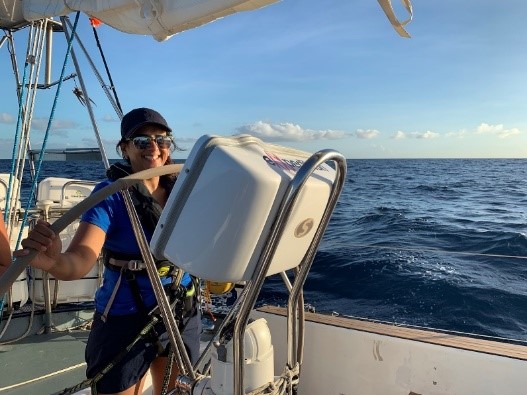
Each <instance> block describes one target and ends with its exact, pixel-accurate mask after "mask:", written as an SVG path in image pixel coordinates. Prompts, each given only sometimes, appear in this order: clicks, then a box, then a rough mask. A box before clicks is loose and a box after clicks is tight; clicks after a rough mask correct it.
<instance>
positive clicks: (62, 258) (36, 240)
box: [15, 221, 106, 280]
mask: <svg viewBox="0 0 527 395" xmlns="http://www.w3.org/2000/svg"><path fill="white" fill-rule="evenodd" d="M105 238H106V233H105V232H104V231H103V230H102V229H101V228H99V227H98V226H96V225H93V224H90V223H88V222H81V223H80V225H79V228H78V229H77V231H76V232H75V236H74V237H73V240H72V241H71V243H70V245H69V246H68V248H67V250H66V251H65V252H64V253H61V250H62V242H61V240H60V237H59V236H58V235H56V234H55V233H54V232H53V231H52V230H51V229H50V228H49V224H48V223H47V222H45V221H38V222H37V224H36V225H35V227H34V228H33V229H32V230H31V232H30V233H29V235H28V237H27V238H26V239H24V240H23V241H22V246H23V247H24V248H31V249H34V250H37V251H40V252H39V253H38V255H37V256H36V257H35V258H34V259H33V260H32V261H31V266H33V267H35V268H38V269H42V270H45V271H47V272H49V273H50V274H51V275H52V276H53V277H55V278H57V279H59V280H77V279H80V278H82V277H84V276H85V275H86V274H87V273H88V272H89V271H90V270H91V269H92V267H93V265H94V264H95V262H96V261H97V258H98V256H99V254H100V252H101V250H102V246H103V244H104V240H105ZM27 253H28V251H27V250H21V251H17V252H16V253H15V256H22V255H26V254H27Z"/></svg>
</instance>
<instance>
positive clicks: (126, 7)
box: [0, 0, 413, 41]
mask: <svg viewBox="0 0 527 395" xmlns="http://www.w3.org/2000/svg"><path fill="white" fill-rule="evenodd" d="M278 1H280V0H1V1H0V28H5V29H13V28H18V27H22V26H24V25H26V24H28V23H29V22H31V21H35V20H39V19H44V18H51V17H57V16H62V15H67V14H69V13H71V12H75V11H82V12H84V13H85V14H87V15H89V16H91V17H95V18H97V19H99V20H100V21H102V22H104V23H105V24H107V25H109V26H112V27H113V28H115V29H117V30H120V31H123V32H125V33H132V34H142V35H151V36H153V37H154V38H155V39H156V40H158V41H163V40H166V39H167V38H169V37H170V36H172V35H174V34H176V33H179V32H182V31H184V30H188V29H192V28H194V27H198V26H201V25H204V24H205V23H209V22H212V21H214V20H216V19H218V18H222V17H224V16H227V15H231V14H234V13H236V12H241V11H251V10H256V9H258V8H261V7H265V6H267V5H269V4H273V3H276V2H278ZM377 1H378V2H379V4H380V5H381V8H382V9H383V11H384V12H385V14H386V16H387V17H388V19H389V20H390V23H391V24H392V25H393V27H394V29H395V30H396V31H397V33H398V34H399V35H401V36H402V37H410V35H409V34H408V33H407V32H406V31H405V29H404V26H405V25H406V24H407V23H408V22H410V21H411V20H412V13H413V12H412V5H411V2H410V0H401V2H402V4H403V5H404V8H405V9H406V11H407V13H408V15H409V16H408V19H406V20H405V21H403V22H401V21H399V19H398V18H397V17H396V15H395V12H394V10H393V7H392V4H391V0H377Z"/></svg>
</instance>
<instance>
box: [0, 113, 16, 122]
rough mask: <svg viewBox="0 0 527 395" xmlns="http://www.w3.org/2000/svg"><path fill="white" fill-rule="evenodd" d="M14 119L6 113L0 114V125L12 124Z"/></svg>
mask: <svg viewBox="0 0 527 395" xmlns="http://www.w3.org/2000/svg"><path fill="white" fill-rule="evenodd" d="M14 122H15V118H14V117H13V116H12V115H11V114H8V113H6V112H0V123H14Z"/></svg>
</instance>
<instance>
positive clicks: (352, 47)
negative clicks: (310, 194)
mask: <svg viewBox="0 0 527 395" xmlns="http://www.w3.org/2000/svg"><path fill="white" fill-rule="evenodd" d="M394 5H395V6H396V7H397V6H398V4H395V2H394ZM413 6H414V20H413V21H412V22H411V23H410V24H409V25H407V30H408V32H409V33H410V34H411V36H412V38H410V39H403V38H401V37H399V36H398V35H397V34H396V32H395V31H394V30H393V29H392V27H391V25H390V23H389V22H388V20H387V18H386V17H385V15H384V13H383V12H382V10H381V8H380V6H379V4H378V3H377V1H375V0H362V1H352V2H348V1H342V0H326V1H315V0H282V1H281V2H279V3H276V4H274V5H271V6H268V7H266V8H263V9H260V10H257V11H252V12H244V13H239V14H236V15H233V16H229V17H226V18H224V19H221V20H218V21H215V22H213V23H210V24H208V25H205V26H202V27H200V28H197V29H192V30H189V31H186V32H183V33H180V34H177V35H175V36H173V37H172V38H170V39H169V40H167V41H164V42H161V43H160V42H157V41H155V40H154V39H153V38H152V37H146V36H137V35H131V34H126V33H122V32H119V31H116V30H114V29H112V28H110V27H109V26H101V27H100V28H98V30H97V31H98V34H99V37H100V40H101V44H102V47H103V50H104V53H105V56H106V59H107V62H108V65H109V67H110V71H111V73H112V77H113V79H114V83H115V86H116V89H117V92H118V95H119V99H120V101H121V104H122V106H123V109H124V111H125V112H126V111H128V110H130V109H132V108H134V107H140V106H147V107H152V108H155V109H157V110H158V111H160V112H161V113H162V114H164V115H165V117H166V118H167V120H168V122H169V123H170V125H171V126H172V128H173V130H174V132H175V137H176V140H177V142H178V144H179V145H181V146H183V147H185V148H187V151H185V152H183V153H178V154H175V155H174V157H176V158H183V157H185V156H186V155H187V154H188V152H189V150H190V148H191V147H192V144H193V143H194V142H195V140H196V139H197V138H198V137H199V136H201V135H203V134H216V135H232V134H237V133H251V134H254V135H256V136H257V137H260V138H262V139H263V140H266V141H269V142H274V143H278V144H281V145H287V146H291V147H295V148H299V149H302V150H306V151H310V152H314V151H317V150H319V149H324V148H333V149H336V150H338V151H340V152H342V153H343V154H344V155H345V156H346V157H348V158H438V157H439V158H442V157H447V158H451V157H460V158H472V157H477V158H481V157H485V158H486V157H512V158H526V157H527V93H526V92H527V52H526V51H525V38H526V37H527V24H525V22H524V19H525V17H526V16H527V3H525V2H524V1H521V0H509V1H507V4H506V5H505V4H502V3H501V2H497V1H490V0H464V1H459V0H456V1H454V0H428V1H414V2H413ZM397 14H398V15H400V16H401V18H403V19H404V16H405V15H404V12H403V9H402V8H400V9H399V8H397ZM70 17H71V18H72V20H73V15H72V16H70ZM79 34H80V36H81V38H82V39H83V41H84V43H85V45H86V46H87V47H88V48H89V50H90V52H91V54H92V56H93V57H94V60H95V61H96V63H97V64H98V65H101V66H100V70H101V72H104V70H103V68H102V63H101V61H100V57H99V56H98V52H97V51H96V49H95V46H94V43H93V41H94V39H93V35H92V33H91V27H90V26H89V24H88V21H87V18H86V17H85V16H83V17H81V20H80V26H79ZM26 36H27V32H26V31H25V30H23V31H20V32H18V33H16V35H15V39H16V41H17V51H18V55H19V58H20V59H22V58H21V55H23V54H24V52H25V38H26ZM54 46H55V49H54V66H55V67H54V71H53V78H54V79H56V78H57V77H58V76H59V73H60V67H61V62H62V59H61V57H62V54H63V51H64V47H65V43H64V38H63V37H62V36H59V35H56V36H55V38H54ZM77 53H78V57H79V58H80V59H81V62H82V63H83V64H85V63H86V62H85V61H84V57H83V55H82V54H81V53H80V52H77ZM20 61H21V60H20ZM83 70H84V78H85V79H86V83H87V87H88V92H89V94H90V96H91V98H92V99H93V101H94V102H95V103H96V106H95V107H94V111H95V117H96V119H97V122H98V125H99V128H100V133H101V136H102V139H103V141H104V143H105V147H106V152H107V154H108V155H109V156H110V157H111V158H115V157H117V156H116V155H117V154H116V152H115V148H114V147H115V143H116V142H117V140H118V138H119V123H118V119H117V117H116V115H115V112H114V111H113V109H112V107H111V106H110V105H109V104H108V102H107V100H106V98H105V96H104V94H103V93H102V91H101V89H100V86H99V83H98V82H97V80H96V79H95V78H94V77H93V76H92V74H91V72H90V69H89V68H88V67H84V68H83ZM72 72H73V64H72V63H71V62H70V63H69V66H68V68H67V71H66V74H70V73H72ZM11 77H12V73H11V71H10V62H9V58H8V52H7V49H6V46H5V45H4V46H3V47H1V48H0V87H1V91H2V95H0V158H10V157H11V153H12V146H13V136H14V133H15V129H16V128H15V125H16V116H17V100H16V95H15V90H14V87H15V85H14V80H13V79H12V78H11ZM75 83H76V84H77V85H79V82H78V80H76V81H74V80H69V81H67V82H65V83H64V85H63V88H62V91H61V96H60V98H59V102H58V106H57V109H56V113H55V118H54V119H55V123H54V127H53V129H52V133H51V136H50V137H49V140H48V145H47V146H48V148H57V147H88V146H90V147H91V146H96V140H95V137H94V134H93V132H92V131H91V124H90V119H89V117H88V114H87V112H86V110H85V108H84V107H83V106H82V105H81V104H80V103H79V102H78V101H77V99H76V98H75V96H74V95H73V93H72V90H73V88H74V87H75ZM53 94H54V92H53V91H52V90H47V91H41V92H39V93H38V104H37V106H36V108H35V115H34V117H35V118H34V123H33V131H32V132H31V133H32V141H33V148H38V146H39V144H41V141H42V137H43V131H42V128H43V126H42V125H45V124H46V123H45V120H46V119H47V117H49V114H50V111H51V100H52V98H53Z"/></svg>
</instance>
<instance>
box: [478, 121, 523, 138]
mask: <svg viewBox="0 0 527 395" xmlns="http://www.w3.org/2000/svg"><path fill="white" fill-rule="evenodd" d="M520 133H521V132H520V130H519V129H518V128H512V129H505V127H504V126H503V124H501V123H500V124H499V125H489V124H488V123H482V124H481V125H479V126H478V127H477V128H476V134H494V135H496V136H498V137H499V138H500V139H505V138H507V137H510V136H515V135H518V134H520Z"/></svg>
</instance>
